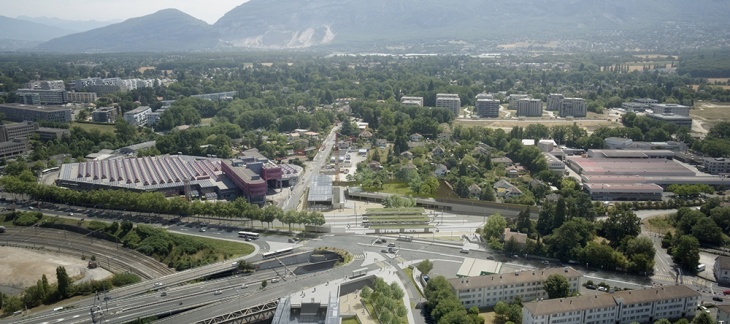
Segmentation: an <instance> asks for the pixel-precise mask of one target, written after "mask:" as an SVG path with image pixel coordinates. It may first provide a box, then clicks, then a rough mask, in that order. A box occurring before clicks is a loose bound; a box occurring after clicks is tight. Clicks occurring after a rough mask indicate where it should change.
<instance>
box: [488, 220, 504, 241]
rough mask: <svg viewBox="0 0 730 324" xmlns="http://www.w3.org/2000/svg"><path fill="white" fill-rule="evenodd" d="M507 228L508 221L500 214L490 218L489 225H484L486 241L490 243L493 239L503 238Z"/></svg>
mask: <svg viewBox="0 0 730 324" xmlns="http://www.w3.org/2000/svg"><path fill="white" fill-rule="evenodd" d="M506 227H507V220H506V219H504V217H503V216H502V215H500V214H499V213H496V214H494V215H492V216H489V219H488V220H487V223H486V224H484V231H483V233H484V239H485V240H486V241H489V240H491V239H492V238H496V239H499V238H500V237H502V234H503V233H504V229H505V228H506Z"/></svg>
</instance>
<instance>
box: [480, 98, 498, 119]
mask: <svg viewBox="0 0 730 324" xmlns="http://www.w3.org/2000/svg"><path fill="white" fill-rule="evenodd" d="M474 110H475V111H476V114H477V116H479V117H481V118H499V100H495V99H487V98H479V96H477V102H476V105H475V106H474Z"/></svg>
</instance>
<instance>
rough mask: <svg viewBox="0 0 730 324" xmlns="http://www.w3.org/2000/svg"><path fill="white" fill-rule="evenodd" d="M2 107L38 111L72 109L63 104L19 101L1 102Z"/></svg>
mask: <svg viewBox="0 0 730 324" xmlns="http://www.w3.org/2000/svg"><path fill="white" fill-rule="evenodd" d="M0 107H3V108H10V109H23V110H36V111H66V110H68V111H70V110H71V108H66V107H63V106H54V105H41V106H36V105H24V104H19V103H6V104H0Z"/></svg>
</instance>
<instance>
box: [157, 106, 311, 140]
mask: <svg viewBox="0 0 730 324" xmlns="http://www.w3.org/2000/svg"><path fill="white" fill-rule="evenodd" d="M165 111H167V108H165V107H162V108H160V109H157V110H155V111H153V112H151V113H150V115H149V117H148V119H147V125H149V126H152V125H154V124H157V122H158V121H160V118H162V114H164V113H165ZM295 134H297V135H300V136H301V134H299V133H295Z"/></svg>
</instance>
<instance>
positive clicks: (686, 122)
mask: <svg viewBox="0 0 730 324" xmlns="http://www.w3.org/2000/svg"><path fill="white" fill-rule="evenodd" d="M646 117H649V118H651V119H654V120H658V121H663V122H665V123H670V124H674V125H677V126H680V127H687V128H692V118H691V117H687V116H682V115H674V114H647V115H646Z"/></svg>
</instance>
